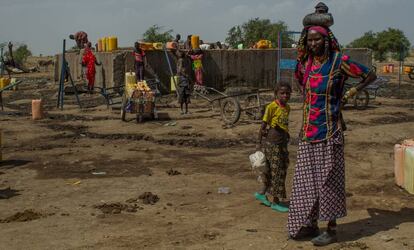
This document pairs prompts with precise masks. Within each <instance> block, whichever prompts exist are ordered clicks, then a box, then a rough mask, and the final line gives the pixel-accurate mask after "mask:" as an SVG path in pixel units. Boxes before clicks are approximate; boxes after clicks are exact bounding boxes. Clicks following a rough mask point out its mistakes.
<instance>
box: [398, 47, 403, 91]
mask: <svg viewBox="0 0 414 250" xmlns="http://www.w3.org/2000/svg"><path fill="white" fill-rule="evenodd" d="M402 52H403V47H402V44H400V58H399V59H400V65H399V67H398V98H401V80H402V79H401V78H402V76H401V74H402V64H403V55H402Z"/></svg>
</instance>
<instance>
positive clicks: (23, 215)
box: [0, 209, 47, 223]
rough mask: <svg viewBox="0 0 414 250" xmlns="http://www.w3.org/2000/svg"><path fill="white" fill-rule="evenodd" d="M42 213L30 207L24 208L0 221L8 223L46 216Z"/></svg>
mask: <svg viewBox="0 0 414 250" xmlns="http://www.w3.org/2000/svg"><path fill="white" fill-rule="evenodd" d="M46 216H47V215H44V214H42V213H38V212H35V211H33V210H31V209H26V210H24V211H23V212H17V213H15V214H14V215H12V216H10V217H7V218H5V219H3V220H0V223H10V222H25V221H32V220H37V219H40V218H42V217H46Z"/></svg>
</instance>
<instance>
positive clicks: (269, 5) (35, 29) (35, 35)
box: [0, 0, 414, 55]
mask: <svg viewBox="0 0 414 250" xmlns="http://www.w3.org/2000/svg"><path fill="white" fill-rule="evenodd" d="M318 2H319V1H311V0H257V1H252V0H149V1H140V0H0V42H6V41H9V40H11V41H15V42H24V43H27V44H28V45H29V48H30V49H31V50H32V52H33V53H34V54H35V55H38V54H40V53H42V54H44V55H53V54H56V53H59V52H60V51H61V47H62V39H63V38H67V37H68V35H69V34H70V33H74V32H76V31H79V30H84V31H86V32H87V33H88V36H89V39H90V40H91V41H92V42H93V43H96V40H97V39H98V38H99V37H103V36H109V35H115V36H117V37H118V43H119V45H120V46H132V44H133V42H134V41H136V40H137V39H140V38H142V34H143V33H144V32H145V30H146V29H147V28H148V27H150V26H151V25H154V24H157V25H159V26H163V27H164V28H165V30H167V29H173V30H174V35H175V33H180V34H181V37H182V38H185V37H186V36H187V34H198V35H200V38H201V39H203V40H204V41H209V42H215V41H224V39H225V38H226V36H227V31H228V30H229V29H230V28H231V27H232V26H235V25H238V24H242V23H244V22H246V21H248V20H249V19H251V18H255V17H259V18H262V19H264V18H267V19H270V20H271V21H273V22H276V21H279V20H281V21H284V22H285V23H286V24H287V25H288V27H289V29H290V30H294V31H300V30H301V28H302V18H303V17H304V16H305V15H306V14H308V13H310V12H313V11H314V6H315V5H316V4H317V3H318ZM324 2H325V3H326V4H327V5H328V6H329V12H331V13H332V14H333V16H334V19H335V24H334V26H332V30H333V32H334V34H335V35H336V36H337V38H338V40H339V42H340V43H341V44H347V43H349V42H350V41H352V40H353V39H355V38H357V37H360V36H361V35H363V33H364V32H366V31H369V30H373V31H374V32H377V31H382V30H384V29H387V28H388V27H392V28H398V29H401V30H402V31H403V32H404V33H405V35H406V36H407V37H408V39H409V40H410V42H411V43H412V44H414V28H413V27H414V17H413V16H414V15H413V10H414V0H325V1H324ZM69 45H70V46H73V45H74V42H73V41H72V40H69Z"/></svg>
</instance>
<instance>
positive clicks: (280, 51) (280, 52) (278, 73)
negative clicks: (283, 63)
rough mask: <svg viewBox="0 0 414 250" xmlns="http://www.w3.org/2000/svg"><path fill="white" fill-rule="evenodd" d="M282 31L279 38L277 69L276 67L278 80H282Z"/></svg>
mask: <svg viewBox="0 0 414 250" xmlns="http://www.w3.org/2000/svg"><path fill="white" fill-rule="evenodd" d="M281 41H282V32H279V33H278V39H277V49H278V50H277V69H276V82H277V83H278V82H280V57H281V56H282V46H281V45H282V42H281Z"/></svg>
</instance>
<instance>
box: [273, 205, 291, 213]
mask: <svg viewBox="0 0 414 250" xmlns="http://www.w3.org/2000/svg"><path fill="white" fill-rule="evenodd" d="M270 208H271V209H272V210H275V211H278V212H281V213H287V212H288V211H289V207H286V206H284V205H282V204H280V203H272V205H271V206H270Z"/></svg>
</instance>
